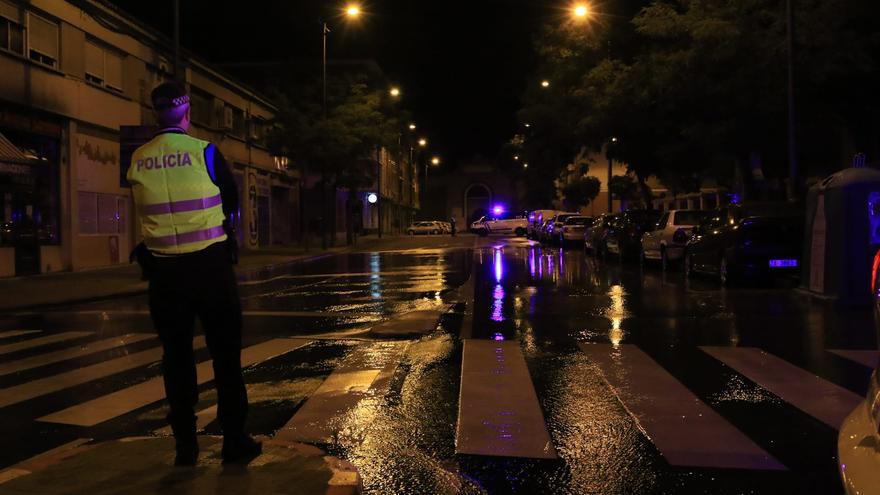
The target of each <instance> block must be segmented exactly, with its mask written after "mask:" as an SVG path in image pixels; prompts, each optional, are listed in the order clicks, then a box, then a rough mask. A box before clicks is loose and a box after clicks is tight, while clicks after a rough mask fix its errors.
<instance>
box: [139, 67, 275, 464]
mask: <svg viewBox="0 0 880 495" xmlns="http://www.w3.org/2000/svg"><path fill="white" fill-rule="evenodd" d="M152 101H153V107H154V109H155V112H156V118H157V121H158V123H159V126H160V130H159V131H158V133H157V134H156V135H155V136H154V137H153V139H152V140H151V141H150V142H148V143H147V144H145V145H143V146H141V147H140V148H138V149H137V150H136V151H135V152H134V155H133V156H132V162H131V166H130V167H129V171H128V181H129V182H130V183H131V185H132V193H133V196H134V202H135V206H136V210H137V214H138V217H139V218H140V220H141V234H142V235H143V243H142V245H141V247H140V250H141V252H140V255H139V262H140V263H141V265H142V266H143V268H144V272H145V276H147V277H148V278H149V281H150V284H149V302H150V316H151V317H152V320H153V325H154V326H155V328H156V331H157V332H158V334H159V339H160V340H161V341H162V346H163V351H164V355H163V357H162V366H163V372H164V378H165V394H166V397H167V399H168V405H169V407H170V412H169V414H168V422H169V423H170V424H171V428H172V431H173V432H174V439H175V445H176V457H175V461H174V462H175V465H178V466H191V465H195V464H196V462H197V461H198V455H199V446H198V442H197V440H196V416H195V414H194V407H195V405H196V403H197V402H198V388H197V383H198V382H197V380H196V364H195V356H194V354H193V327H194V323H195V319H196V317H198V318H199V320H200V321H201V324H202V328H203V330H204V332H205V339H206V341H207V344H208V349H209V350H210V352H211V358H212V359H213V367H214V381H215V383H216V387H217V396H218V405H217V406H218V407H217V416H218V419H219V421H220V424H221V427H222V429H223V450H222V456H223V461H224V462H227V463H247V462H249V461H250V460H251V459H253V458H254V457H256V456H258V455H259V454H260V453H261V452H262V445H261V444H260V443H259V442H256V441H255V440H254V439H253V438H251V437H250V436H249V435H247V434H246V433H245V431H244V426H245V417H246V414H247V406H248V403H247V392H246V390H245V385H244V380H243V379H242V373H241V331H242V316H241V302H240V300H239V297H238V287H237V284H236V278H235V272H234V270H233V263H234V262H235V259H234V258H235V257H236V256H237V251H236V247H235V246H236V244H235V240H234V236H233V233H232V230H231V228H230V227H231V225H232V222H231V221H227V220H226V219H227V218H230V219H231V218H232V217H233V215H234V214H235V213H236V212H237V211H238V192H237V187H236V183H235V180H234V178H233V176H232V173H231V171H230V170H229V167H228V165H227V164H226V161H225V160H224V158H223V155H222V154H220V151H219V150H217V148H216V147H215V146H214V145H212V144H211V143H209V142H207V141H202V140H200V139H196V138H194V137H191V136H189V135H187V130H188V128H189V123H190V106H189V96H188V95H187V93H186V88H185V87H184V86H182V85H181V84H178V83H172V82H169V83H164V84H162V85H160V86H158V87H157V88H155V89H154V90H153V92H152Z"/></svg>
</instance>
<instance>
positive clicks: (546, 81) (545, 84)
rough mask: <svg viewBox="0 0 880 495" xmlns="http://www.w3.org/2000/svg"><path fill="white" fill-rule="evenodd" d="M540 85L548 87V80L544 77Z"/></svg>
mask: <svg viewBox="0 0 880 495" xmlns="http://www.w3.org/2000/svg"><path fill="white" fill-rule="evenodd" d="M541 87H542V88H549V87H550V81H548V80H546V79H544V80H543V81H541Z"/></svg>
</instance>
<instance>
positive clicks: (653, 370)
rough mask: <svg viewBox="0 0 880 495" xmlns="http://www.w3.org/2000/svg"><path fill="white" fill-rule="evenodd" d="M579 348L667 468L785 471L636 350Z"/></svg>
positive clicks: (607, 346)
mask: <svg viewBox="0 0 880 495" xmlns="http://www.w3.org/2000/svg"><path fill="white" fill-rule="evenodd" d="M580 348H581V350H582V351H583V352H584V353H586V354H587V356H588V357H589V358H590V360H591V361H592V362H594V363H596V365H597V366H599V369H601V370H602V374H603V375H604V377H605V381H606V382H607V383H608V385H609V386H610V387H611V388H612V390H614V393H615V395H617V398H618V399H619V400H620V402H621V403H622V404H623V407H624V408H626V410H627V411H628V412H629V413H630V415H631V416H632V417H633V419H635V421H636V422H637V423H638V425H639V427H640V428H641V430H642V431H643V432H644V433H645V435H647V436H648V438H649V439H650V440H651V441H652V442H653V443H654V445H655V446H656V447H657V449H658V450H659V451H660V453H661V454H663V457H664V458H666V461H667V462H669V464H671V465H673V466H695V467H708V468H725V469H727V468H730V469H762V470H785V466H783V465H782V464H781V463H780V462H779V461H777V460H776V459H775V458H773V457H772V456H771V455H770V454H768V453H767V452H765V451H764V450H763V449H762V448H761V447H759V446H758V445H757V444H755V443H754V442H753V441H752V440H751V439H750V438H749V437H747V436H746V435H745V434H743V433H742V432H740V431H739V430H737V429H736V428H735V427H734V426H733V425H732V424H730V423H729V422H728V421H727V420H725V419H724V418H723V417H721V415H720V414H718V413H717V412H715V410H714V409H712V408H711V407H709V406H708V405H706V404H705V403H704V402H703V401H701V400H700V399H699V398H698V397H697V396H696V395H694V393H693V392H691V391H690V390H689V389H688V388H687V387H685V386H684V385H683V384H682V383H681V382H679V381H678V380H676V379H675V377H673V376H672V375H671V374H669V373H668V372H667V371H666V370H665V369H663V367H661V366H660V365H659V364H657V362H656V361H654V360H653V359H651V358H650V357H649V356H648V355H647V354H645V353H644V352H643V351H642V350H641V349H639V348H638V347H636V346H635V345H617V346H615V345H611V344H580Z"/></svg>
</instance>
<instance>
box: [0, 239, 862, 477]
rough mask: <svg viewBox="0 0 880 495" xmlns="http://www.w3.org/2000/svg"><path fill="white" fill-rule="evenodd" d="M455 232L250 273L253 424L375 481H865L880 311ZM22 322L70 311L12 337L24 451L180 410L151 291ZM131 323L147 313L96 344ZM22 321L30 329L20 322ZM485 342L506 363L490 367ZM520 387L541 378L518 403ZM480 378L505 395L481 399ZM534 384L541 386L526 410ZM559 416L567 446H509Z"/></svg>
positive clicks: (781, 287) (210, 396)
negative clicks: (860, 476)
mask: <svg viewBox="0 0 880 495" xmlns="http://www.w3.org/2000/svg"><path fill="white" fill-rule="evenodd" d="M435 242H436V243H437V244H439V245H437V246H431V245H429V243H428V242H427V241H410V245H407V246H402V247H401V248H400V249H396V250H394V251H383V252H365V253H354V254H341V255H333V256H328V257H325V258H322V259H319V260H316V261H312V262H309V263H300V264H293V265H289V266H284V267H277V268H276V269H273V270H267V271H265V272H262V273H256V274H253V275H251V276H250V277H248V278H246V279H245V280H243V281H242V282H241V284H240V290H241V296H242V298H243V301H244V315H245V329H246V330H245V342H244V344H243V347H244V352H243V356H244V357H243V360H244V361H246V363H250V364H248V365H247V368H246V370H245V380H246V382H247V384H248V392H249V396H250V400H251V403H252V406H251V410H250V419H249V424H250V430H251V431H253V432H254V433H256V434H261V435H267V436H278V437H288V438H291V439H295V440H297V441H303V442H306V443H311V444H313V445H316V446H318V447H320V448H323V449H325V450H326V451H327V452H328V453H330V454H332V455H336V456H338V457H341V458H343V459H346V460H348V461H350V462H351V463H353V464H354V465H355V466H356V467H357V469H358V471H359V472H360V475H361V477H362V483H363V489H364V492H365V493H375V494H384V493H407V494H409V493H571V494H583V493H596V494H630V493H640V494H641V493H658V494H659V493H713V494H715V493H731V494H732V493H824V494H830V493H839V492H841V485H840V481H839V477H838V474H837V465H836V440H837V429H836V427H833V426H831V425H830V424H829V423H833V421H834V420H835V417H836V416H835V415H838V414H839V411H841V410H846V411H847V412H848V410H849V409H851V407H850V402H849V401H851V400H861V397H864V394H865V392H866V386H867V383H868V377H869V374H870V369H869V368H868V367H867V366H865V365H863V364H859V363H858V362H856V360H855V357H856V356H863V355H866V354H859V353H852V352H849V351H853V350H858V351H871V350H874V351H876V349H877V346H876V340H875V339H876V337H875V334H874V329H873V322H872V315H871V313H870V311H845V310H839V309H835V308H833V307H831V306H826V305H823V304H822V303H818V302H811V300H810V299H809V298H808V297H807V296H804V295H802V294H801V293H799V292H797V291H795V290H793V289H792V288H790V287H787V285H786V283H785V282H784V281H782V282H779V283H777V284H775V285H772V286H767V287H759V288H736V289H725V290H722V289H720V288H719V287H718V286H717V284H715V282H714V281H712V280H701V279H696V280H692V281H690V282H688V281H686V279H685V278H684V277H683V275H682V274H681V273H680V271H670V272H669V273H662V272H661V271H660V270H659V268H655V267H651V266H649V267H647V268H646V269H644V270H642V269H640V268H639V267H638V266H637V265H626V264H624V265H620V264H619V263H617V262H616V261H613V262H612V261H609V262H605V261H602V260H597V259H594V258H591V257H587V256H585V255H584V253H583V251H582V250H580V249H571V250H560V249H557V248H548V247H541V246H540V245H538V244H535V243H533V242H531V241H527V240H525V239H520V238H510V239H507V238H495V237H488V238H474V237H464V238H459V239H458V240H456V241H447V240H443V242H444V244H441V241H439V240H438V241H435ZM412 312H436V314H437V315H439V316H438V319H437V323H436V325H433V326H434V327H435V328H434V329H433V330H432V331H429V332H427V333H426V334H424V335H421V336H419V335H405V336H401V337H399V338H395V339H388V338H381V337H378V336H376V335H374V334H373V333H371V332H370V329H371V328H372V327H375V326H376V325H377V324H378V323H380V322H388V321H395V320H396V319H398V318H400V317H401V316H402V315H405V314H411V313H412ZM2 325H3V328H2V329H3V330H7V329H10V330H11V329H14V328H40V329H42V330H43V331H44V332H45V333H46V334H48V335H61V336H64V335H68V336H67V337H63V338H62V340H58V341H56V342H49V343H46V344H45V345H40V346H33V347H29V346H27V345H24V346H19V347H8V349H9V352H5V353H4V354H3V355H2V356H0V357H2V358H3V359H2V366H3V367H2V374H0V386H2V387H3V389H4V391H3V392H2V394H3V395H2V396H0V400H2V401H4V402H2V403H0V407H2V409H0V411H2V414H3V417H4V418H6V419H7V421H4V422H3V424H2V425H0V434H2V435H3V436H4V438H6V439H8V441H10V442H12V443H11V444H14V445H19V446H20V448H18V449H14V450H5V451H4V452H3V453H2V456H0V464H2V466H3V467H6V466H10V465H12V464H15V463H16V462H18V461H20V460H22V459H25V458H29V457H31V456H34V455H36V454H38V453H40V452H42V451H45V450H47V449H51V448H54V447H56V446H58V445H62V444H64V443H67V442H70V441H72V440H75V439H78V438H90V439H113V438H122V437H126V436H139V435H167V434H168V432H163V431H162V428H163V427H164V421H163V417H164V415H165V412H164V409H163V405H162V400H161V399H162V398H163V397H164V396H163V395H161V393H159V395H158V396H157V395H155V394H156V390H155V387H153V386H151V385H150V383H154V381H155V380H156V379H157V377H158V376H159V374H160V371H161V370H160V367H159V365H158V363H157V362H156V359H157V357H156V356H155V355H149V356H144V353H149V352H153V353H155V351H156V345H157V342H156V341H155V339H153V338H152V335H151V325H150V321H149V315H148V311H147V309H146V301H145V298H143V297H135V298H128V299H117V300H112V301H105V302H98V303H91V304H86V305H79V306H75V307H64V308H61V307H59V308H56V309H53V310H51V311H44V312H39V313H37V312H34V313H19V314H10V315H6V316H4V317H3V318H2ZM71 332H83V333H82V334H75V335H72V334H71ZM129 334H134V335H144V336H143V337H140V340H137V341H132V342H131V343H128V344H125V345H122V346H112V347H110V346H105V348H100V349H92V350H91V351H89V352H85V351H82V352H78V351H77V346H79V348H81V349H86V348H88V347H89V346H94V345H95V342H96V341H100V340H102V339H109V338H114V337H118V336H124V335H129ZM16 342H27V340H26V338H25V337H16V338H13V339H6V340H3V341H2V343H0V345H4V346H8V345H14V344H15V343H16ZM480 343H486V345H488V349H489V352H492V353H493V356H497V359H498V363H499V364H498V366H501V368H492V369H495V370H496V371H492V369H489V370H488V371H486V366H488V365H489V363H488V361H487V360H486V359H483V358H481V357H480V356H482V354H480V352H482V351H481V349H482V347H478V344H480ZM71 346H73V347H71ZM249 349H251V351H249ZM492 349H495V350H494V351H492ZM502 350H503V352H504V354H503V356H502V354H500V353H501V352H502ZM47 353H50V354H51V353H54V355H55V357H52V356H49V357H48V358H47ZM520 355H521V356H522V358H523V359H524V361H523V362H524V364H525V366H524V367H521V368H520V367H518V366H519V365H518V364H517V363H519V361H518V359H519V356H520ZM875 356H876V355H875ZM207 358H208V356H207V351H206V350H205V349H204V348H203V347H202V348H201V349H200V350H198V351H197V360H198V361H205V360H206V359H207ZM493 359H494V358H493ZM502 361H503V362H502ZM497 369H501V370H502V371H501V372H500V373H501V375H503V376H498V374H499V372H498V371H497ZM520 370H522V372H521V373H520ZM484 372H486V373H488V374H481V373H484ZM493 374H494V375H496V377H495V378H497V380H499V381H497V382H492V383H495V385H491V384H490V385H487V387H488V388H480V387H481V386H482V384H481V383H480V380H483V379H484V378H481V377H485V376H488V377H489V378H488V379H495V378H492V376H493ZM471 377H473V378H471ZM646 377H647V378H649V379H645V378H646ZM798 377H806V378H804V379H800V378H798ZM202 385H203V386H202V390H203V393H202V394H201V397H200V404H199V407H198V408H197V411H199V426H200V428H202V431H203V433H205V434H219V432H220V431H219V426H218V424H217V421H216V418H215V416H216V409H212V408H213V406H214V404H216V395H215V394H214V392H213V388H212V387H211V386H210V383H209V380H206V381H205V382H204V383H203V384H202ZM492 387H506V389H504V388H502V389H498V388H492ZM131 389H137V390H138V391H139V392H138V394H139V395H140V396H141V397H145V398H143V400H134V399H132V400H130V401H129V403H130V405H129V406H128V407H123V408H121V409H119V410H118V411H116V412H115V413H113V414H109V415H108V413H106V412H102V413H101V414H102V416H100V418H98V419H94V420H90V419H89V418H90V416H89V415H90V414H97V413H95V412H94V411H98V410H100V407H97V406H94V407H92V406H89V407H86V406H87V405H89V404H98V405H100V403H101V400H102V398H104V397H106V396H108V395H110V394H125V393H126V391H127V390H131ZM532 389H533V390H534V394H532V395H530V394H531V392H529V391H530V390H532ZM13 390H15V391H16V394H17V395H15V396H14V397H13V395H12V392H11V391H13ZM520 390H522V391H525V392H529V393H527V394H525V395H523V397H525V399H522V400H521V401H520V402H514V403H513V406H512V407H509V408H508V407H507V406H506V405H503V401H504V400H507V397H508V392H511V391H517V392H518V391H520ZM159 392H161V388H160V389H159ZM150 394H153V395H150ZM474 394H476V395H474ZM480 394H483V395H480ZM496 396H497V399H493V397H496ZM21 397H29V398H28V399H27V400H20V398H21ZM468 397H477V398H479V397H486V400H484V401H481V402H482V404H478V406H476V407H473V408H472V407H470V406H469V405H468V404H469V402H467V400H466V399H467V398H468ZM530 397H531V399H530ZM811 397H812V399H815V400H811ZM853 398H855V399H853ZM530 400H533V401H535V403H536V404H537V405H538V406H539V407H536V408H534V410H530V411H531V412H529V413H528V414H526V413H525V412H524V411H526V410H527V409H529V406H530V402H529V401H530ZM478 402H480V401H478ZM496 403H497V407H499V408H502V407H503V408H505V409H504V411H502V412H501V413H500V414H504V415H505V417H507V418H509V420H505V421H502V422H501V423H499V425H500V426H499V428H500V429H499V430H498V438H496V439H495V440H491V439H490V441H491V442H494V443H491V442H490V443H491V444H490V445H487V446H486V448H487V449H490V452H491V451H492V450H491V449H496V451H497V455H478V454H473V453H466V452H462V450H465V444H464V443H465V441H467V442H470V444H473V445H476V446H477V447H479V445H478V444H479V443H480V441H481V440H480V438H481V437H479V435H477V436H473V435H471V433H472V432H469V431H468V428H470V427H469V426H467V425H470V424H475V425H477V427H479V425H480V424H483V425H485V424H487V421H490V420H486V419H482V418H483V415H486V414H496V413H497V411H495V412H493V411H492V407H494V406H495V405H496ZM212 410H213V412H212ZM74 413H75V414H74ZM536 415H537V416H536ZM487 417H488V416H487ZM492 421H494V420H492ZM544 432H546V434H547V435H549V437H548V438H549V443H548V444H546V445H539V448H542V449H543V452H544V454H546V455H544V457H546V458H528V457H518V456H512V455H507V454H504V452H512V451H513V450H515V449H520V450H521V451H529V448H530V447H529V445H530V444H529V442H528V440H530V439H532V438H533V437H535V438H537V437H536V435H537V436H540V435H543V434H545V433H544ZM498 442H501V443H498ZM505 442H506V443H505ZM499 445H500V446H501V447H499ZM457 449H458V450H457ZM505 449H507V450H505ZM511 449H513V450H511ZM534 457H540V455H535V456H534Z"/></svg>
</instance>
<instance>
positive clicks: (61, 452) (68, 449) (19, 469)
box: [0, 438, 92, 485]
mask: <svg viewBox="0 0 880 495" xmlns="http://www.w3.org/2000/svg"><path fill="white" fill-rule="evenodd" d="M91 441H92V439H91V438H78V439H76V440H74V441H72V442H67V443H65V444H64V445H61V446H58V447H55V448H54V449H51V450H47V451H45V452H43V453H41V454H37V455H35V456H34V457H31V458H30V459H26V460H24V461H21V462H19V463H18V464H16V465H14V466H12V467H9V468H7V469H4V470H2V471H0V485H2V484H3V483H7V482H9V481H12V480H14V479H15V478H20V477H22V476H25V475H28V474H31V473H32V472H34V470H38V469H42V468H44V467H46V466H49V465H52V464H55V463H57V462H59V461H61V460H64V459H65V458H66V457H69V456H70V455H72V454H73V453H74V451H75V449H76V448H77V447H79V446H81V445H83V444H86V443H89V442H91Z"/></svg>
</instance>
